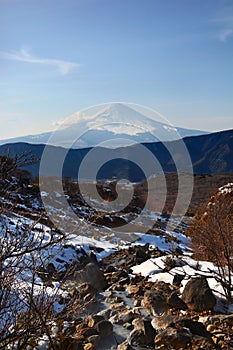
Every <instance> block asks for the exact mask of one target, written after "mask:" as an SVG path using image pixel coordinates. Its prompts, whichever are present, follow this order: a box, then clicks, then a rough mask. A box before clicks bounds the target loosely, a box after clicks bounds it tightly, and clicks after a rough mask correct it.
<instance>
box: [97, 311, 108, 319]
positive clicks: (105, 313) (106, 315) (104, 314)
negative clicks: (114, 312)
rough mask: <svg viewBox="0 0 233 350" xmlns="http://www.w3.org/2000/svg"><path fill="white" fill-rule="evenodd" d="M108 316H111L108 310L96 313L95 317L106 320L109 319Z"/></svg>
mask: <svg viewBox="0 0 233 350" xmlns="http://www.w3.org/2000/svg"><path fill="white" fill-rule="evenodd" d="M110 314H111V310H110V309H105V310H102V311H100V312H98V314H97V315H100V316H103V317H104V319H105V320H108V319H109V317H110Z"/></svg>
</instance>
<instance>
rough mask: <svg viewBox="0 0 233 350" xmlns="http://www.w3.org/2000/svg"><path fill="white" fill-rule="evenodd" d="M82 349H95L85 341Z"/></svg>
mask: <svg viewBox="0 0 233 350" xmlns="http://www.w3.org/2000/svg"><path fill="white" fill-rule="evenodd" d="M83 350H95V347H94V345H93V344H92V343H87V344H85V345H84V347H83Z"/></svg>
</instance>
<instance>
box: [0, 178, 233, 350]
mask: <svg viewBox="0 0 233 350" xmlns="http://www.w3.org/2000/svg"><path fill="white" fill-rule="evenodd" d="M16 185H17V186H18V184H16ZM232 187H233V186H232ZM225 190H226V191H228V190H229V189H228V187H226V188H225V187H224V188H222V192H223V193H225ZM14 191H15V190H14V188H13V190H12V191H9V190H8V192H7V196H6V194H5V193H4V196H2V197H1V198H0V200H1V206H2V209H1V222H0V232H1V236H0V238H1V239H2V241H1V242H3V243H4V244H5V243H6V242H7V239H9V242H10V243H11V242H16V246H15V251H14V253H15V254H20V259H19V260H18V261H17V263H18V267H20V274H19V275H17V274H14V273H12V281H13V282H12V286H13V287H12V289H11V293H13V292H14V293H15V290H16V288H18V292H19V293H18V292H17V293H18V294H17V298H18V300H19V299H20V298H21V299H22V300H23V298H24V295H27V290H28V288H29V286H30V283H32V282H31V281H32V279H33V280H34V277H35V278H36V282H37V284H38V286H39V287H40V288H41V289H43V292H44V291H46V293H48V295H49V296H50V295H51V299H49V302H51V305H52V307H53V310H54V314H51V315H49V316H50V318H49V322H48V327H49V331H51V338H52V340H53V341H54V344H55V345H54V347H53V349H61V350H91V349H92V350H94V349H96V350H111V349H112V350H130V349H135V350H136V349H138V350H145V349H164V350H165V349H169V350H170V349H193V350H194V349H226V350H228V349H233V306H232V305H231V304H230V303H227V302H226V300H225V298H224V296H223V294H221V288H219V283H218V281H216V278H214V277H216V276H214V275H213V270H214V268H215V267H214V266H213V264H210V263H207V262H197V261H195V260H194V259H192V257H191V251H190V249H189V246H188V243H189V240H188V238H187V237H186V236H185V229H186V228H187V222H188V221H189V220H190V218H185V219H186V220H188V221H186V222H185V220H183V221H182V222H181V223H180V224H179V225H178V224H177V222H174V230H173V231H172V232H171V231H170V232H169V231H168V230H167V227H166V223H167V219H166V217H163V216H154V215H152V216H151V213H148V215H147V216H145V217H143V218H142V224H145V223H147V222H148V220H153V221H155V225H154V226H153V229H151V230H149V231H148V232H147V234H142V233H135V234H134V237H133V239H134V241H132V240H131V241H130V242H127V241H126V240H125V241H124V240H123V239H122V238H121V237H120V238H118V239H116V237H115V236H114V234H113V231H112V229H111V225H113V224H114V225H115V223H118V221H120V220H123V219H122V215H120V216H115V217H114V218H112V217H111V216H109V215H106V216H97V214H95V216H94V218H95V220H94V222H95V225H93V232H89V230H90V226H88V227H87V229H85V231H82V230H83V227H82V226H81V223H82V222H83V221H82V220H81V221H80V220H79V219H77V222H75V223H74V224H75V228H77V229H76V231H77V232H74V234H71V235H69V236H67V237H64V238H63V239H62V240H60V232H59V231H56V228H54V227H53V226H52V225H51V223H50V221H49V219H48V217H47V216H46V213H45V211H44V208H43V205H42V202H41V198H40V195H39V193H38V191H36V188H35V187H33V186H30V187H27V188H26V187H25V188H23V189H22V190H21V192H18V193H14ZM228 192H229V191H228ZM41 195H42V196H43V195H44V196H47V194H46V193H44V194H43V193H42V194H41ZM52 200H53V201H54V202H55V201H56V202H59V196H58V194H57V193H56V192H54V196H53V198H52ZM72 205H73V208H72V209H73V210H74V211H75V212H76V213H77V217H80V218H81V219H82V218H83V217H84V218H85V217H87V218H88V217H89V216H90V213H89V208H88V207H86V206H85V205H84V204H83V203H82V202H78V203H72ZM63 214H64V215H63ZM125 214H126V215H125V217H124V220H128V216H127V215H128V213H125ZM62 215H63V216H64V217H65V218H66V220H67V221H69V217H67V213H63V212H61V216H62ZM135 215H136V214H135ZM97 218H100V219H99V220H101V221H100V222H98V221H97V220H96V219H97ZM113 219H114V220H115V221H114V220H113ZM112 223H113V224H112ZM170 228H171V224H170ZM23 235H24V236H23ZM17 237H21V239H22V237H24V238H25V241H22V242H21V245H19V247H17V242H18V240H17ZM56 237H57V238H56ZM55 238H56V239H55ZM124 238H125V237H124ZM131 238H132V237H131ZM10 239H13V241H11V240H10ZM52 239H55V243H56V244H53V245H51V246H50V245H48V242H50V241H51V240H52ZM19 242H20V241H19ZM28 242H30V244H32V247H34V248H35V247H37V250H38V249H39V250H38V251H39V252H40V254H41V255H40V260H39V259H37V258H35V257H36V255H34V256H32V255H31V253H30V252H29V251H28ZM11 246H12V244H9V245H7V244H6V248H4V249H5V250H6V252H8V250H9V252H11ZM48 247H49V248H48ZM4 249H3V252H4ZM22 250H25V253H24V254H22V253H21V252H22ZM32 258H34V259H33V260H32ZM30 259H31V260H30ZM29 260H30V265H28V266H32V267H33V269H34V270H33V269H32V268H30V271H29V272H28V271H26V270H25V269H24V267H23V268H22V266H24V265H22V263H23V262H27V264H28V261H29ZM14 261H15V260H14V254H13V255H11V258H10V259H9V258H8V256H6V259H5V269H7V268H8V269H9V270H8V271H12V266H13V265H11V263H12V262H14ZM32 262H33V264H31V263H32ZM14 263H15V262H14ZM28 270H29V269H28ZM211 270H212V271H211ZM32 271H35V275H32ZM32 277H33V278H32ZM6 282H7V281H6ZM7 283H8V282H7ZM25 283H27V288H25ZM6 285H7V288H8V287H9V283H8V284H6ZM22 286H23V288H24V290H23V288H22ZM34 287H35V286H34ZM39 287H38V288H39ZM25 291H26V294H25ZM51 291H53V292H51ZM22 292H24V294H23V293H22ZM33 292H37V290H36V289H34V290H33ZM49 293H51V294H49ZM0 295H4V294H3V293H2V294H1V293H0ZM41 295H42V294H41ZM35 297H37V295H35ZM11 301H12V299H11V297H9V302H10V303H11ZM19 308H21V304H20V303H19ZM0 311H1V315H3V316H4V315H5V314H6V313H4V310H0ZM10 311H12V310H10ZM16 311H17V312H18V314H17V317H18V315H19V316H22V314H21V312H22V310H21V309H20V310H16ZM7 312H8V310H7ZM25 314H26V313H25ZM13 316H14V315H13ZM1 318H2V316H1ZM2 319H3V318H2ZM0 324H1V321H0ZM17 326H19V324H18V323H16V328H17ZM46 326H47V325H46ZM20 327H21V328H20V330H21V329H23V328H24V325H23V324H21V325H20ZM8 328H9V327H8ZM8 328H7V327H6V329H7V330H8ZM0 333H1V332H0ZM32 338H33V336H32ZM0 340H1V339H0ZM34 340H35V341H34ZM33 341H34V343H33V345H28V346H27V350H32V349H38V350H43V349H50V348H51V347H49V342H48V337H47V335H46V334H44V335H43V334H40V335H39V336H37V337H34V339H33ZM0 344H1V342H0ZM0 348H2V349H13V348H11V347H9V346H8V347H5V348H4V347H0ZM20 349H21V348H20ZM22 349H23V348H22ZM25 349H26V348H25Z"/></svg>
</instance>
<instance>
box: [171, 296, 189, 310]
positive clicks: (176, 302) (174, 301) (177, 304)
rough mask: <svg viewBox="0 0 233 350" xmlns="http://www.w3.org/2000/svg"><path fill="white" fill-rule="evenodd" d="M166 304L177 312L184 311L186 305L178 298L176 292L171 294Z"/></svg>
mask: <svg viewBox="0 0 233 350" xmlns="http://www.w3.org/2000/svg"><path fill="white" fill-rule="evenodd" d="M167 304H168V306H169V307H171V308H174V309H177V310H186V309H187V305H186V304H185V302H184V301H183V300H182V299H181V298H180V297H179V296H178V294H177V293H176V292H173V293H171V294H170V295H169V297H168V298H167Z"/></svg>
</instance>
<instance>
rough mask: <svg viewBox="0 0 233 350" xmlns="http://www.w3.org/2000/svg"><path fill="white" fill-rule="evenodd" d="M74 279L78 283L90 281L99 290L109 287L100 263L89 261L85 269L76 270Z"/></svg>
mask: <svg viewBox="0 0 233 350" xmlns="http://www.w3.org/2000/svg"><path fill="white" fill-rule="evenodd" d="M74 280H75V282H76V283H77V284H78V285H81V284H83V283H90V284H91V285H92V286H93V287H94V288H96V289H97V290H98V291H101V290H104V289H106V288H107V282H106V279H105V276H104V273H103V272H102V271H101V270H100V268H99V267H98V265H96V264H94V263H89V264H87V265H86V266H85V268H84V269H82V270H79V271H75V273H74Z"/></svg>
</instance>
